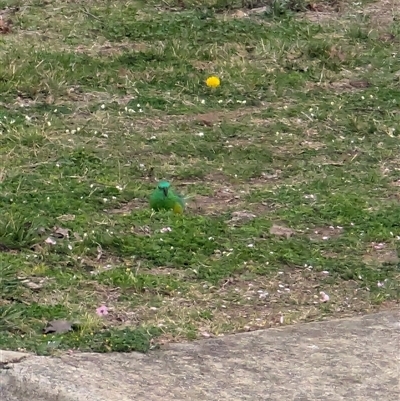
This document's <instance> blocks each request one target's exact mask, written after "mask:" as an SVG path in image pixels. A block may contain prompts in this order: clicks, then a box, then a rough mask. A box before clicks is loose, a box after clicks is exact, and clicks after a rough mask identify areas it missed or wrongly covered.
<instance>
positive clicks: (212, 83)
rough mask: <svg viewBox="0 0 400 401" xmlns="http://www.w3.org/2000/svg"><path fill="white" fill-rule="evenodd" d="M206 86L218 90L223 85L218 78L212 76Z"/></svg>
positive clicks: (207, 80)
mask: <svg viewBox="0 0 400 401" xmlns="http://www.w3.org/2000/svg"><path fill="white" fill-rule="evenodd" d="M206 85H207V86H208V87H209V88H217V87H218V86H220V85H221V81H220V79H219V78H218V77H216V76H214V75H212V76H211V77H208V78H207V79H206Z"/></svg>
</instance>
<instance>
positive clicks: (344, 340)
mask: <svg viewBox="0 0 400 401" xmlns="http://www.w3.org/2000/svg"><path fill="white" fill-rule="evenodd" d="M0 354H2V359H1V358H0V370H1V372H0V386H1V387H0V394H1V400H2V401H27V400H29V401H39V400H40V401H53V400H58V401H83V400H85V401H114V400H115V401H125V400H129V401H132V400H134V401H162V400H165V401H183V400H185V401H189V400H190V401H225V400H226V401H228V400H229V401H235V400H251V401H258V400H259V401H267V400H276V401H278V400H279V401H316V400H326V401H339V400H346V401H349V400H351V401H361V400H362V401H377V400H385V401H398V400H400V310H397V311H391V312H384V313H379V314H375V315H369V316H364V317H358V318H354V319H344V320H339V321H331V322H322V323H312V324H303V325H296V326H290V327H285V328H280V329H269V330H262V331H258V332H253V333H246V334H239V335H234V336H225V337H220V338H218V339H210V340H203V341H199V342H195V343H191V344H176V345H172V346H170V347H168V349H166V350H159V351H153V352H150V353H149V354H147V355H141V354H135V353H134V354H76V355H70V356H67V355H66V356H63V357H61V358H46V357H37V356H29V355H28V356H26V357H24V355H21V354H15V353H8V352H6V351H3V352H1V351H0ZM21 357H22V358H21ZM18 358H19V359H20V360H19V361H18ZM12 361H14V363H13V362H12ZM1 366H2V369H1ZM5 368H8V369H5Z"/></svg>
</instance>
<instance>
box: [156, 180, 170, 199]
mask: <svg viewBox="0 0 400 401" xmlns="http://www.w3.org/2000/svg"><path fill="white" fill-rule="evenodd" d="M170 186H171V184H170V183H169V182H168V181H160V182H159V183H158V189H159V190H160V191H162V192H164V196H166V197H167V196H168V190H169V187H170Z"/></svg>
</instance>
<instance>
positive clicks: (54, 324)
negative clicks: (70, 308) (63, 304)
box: [43, 320, 73, 334]
mask: <svg viewBox="0 0 400 401" xmlns="http://www.w3.org/2000/svg"><path fill="white" fill-rule="evenodd" d="M72 330H73V328H72V323H71V322H69V321H68V320H52V321H51V322H49V323H47V326H46V327H45V328H44V329H43V333H44V334H49V333H56V334H61V333H67V332H69V331H72Z"/></svg>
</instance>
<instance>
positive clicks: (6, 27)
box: [0, 16, 12, 35]
mask: <svg viewBox="0 0 400 401" xmlns="http://www.w3.org/2000/svg"><path fill="white" fill-rule="evenodd" d="M11 25H12V21H11V20H10V19H8V20H5V19H3V17H1V16H0V33H1V34H3V35H5V34H7V33H11Z"/></svg>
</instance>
